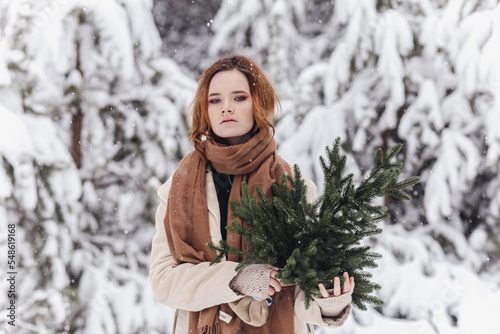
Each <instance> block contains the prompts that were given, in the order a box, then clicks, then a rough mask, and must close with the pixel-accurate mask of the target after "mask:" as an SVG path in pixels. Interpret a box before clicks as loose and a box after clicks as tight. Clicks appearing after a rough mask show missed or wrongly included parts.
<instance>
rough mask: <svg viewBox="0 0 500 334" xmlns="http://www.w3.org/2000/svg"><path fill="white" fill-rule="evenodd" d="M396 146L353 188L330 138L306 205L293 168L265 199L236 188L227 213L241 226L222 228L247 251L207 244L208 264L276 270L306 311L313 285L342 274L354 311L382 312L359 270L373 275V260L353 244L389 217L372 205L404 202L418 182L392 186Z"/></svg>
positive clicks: (398, 168)
mask: <svg viewBox="0 0 500 334" xmlns="http://www.w3.org/2000/svg"><path fill="white" fill-rule="evenodd" d="M401 147H402V145H401V144H397V145H395V146H394V147H392V148H391V149H390V150H389V152H388V153H387V155H386V156H384V155H383V153H382V150H381V149H378V150H377V151H376V153H375V158H374V167H373V169H372V170H371V171H370V173H369V174H368V176H367V177H366V178H364V179H363V180H362V181H361V182H360V184H359V186H356V185H355V184H354V182H353V175H352V174H348V175H345V167H346V160H347V158H346V156H345V155H342V154H341V153H340V138H337V139H336V140H335V142H334V144H333V146H332V148H329V147H327V148H326V152H327V156H326V159H325V158H323V157H320V164H321V167H322V169H323V172H324V177H325V185H324V191H323V194H322V195H321V196H320V197H319V198H318V200H317V201H316V202H314V203H309V202H308V201H307V186H306V184H305V182H304V180H303V179H302V175H301V172H300V170H299V168H298V166H297V165H295V166H294V168H293V176H290V175H283V176H282V178H281V182H280V183H279V184H274V185H273V186H272V199H269V198H268V197H266V196H265V195H264V193H263V191H262V190H261V189H260V188H257V189H256V191H257V196H256V197H253V196H252V194H251V192H250V189H249V187H248V185H247V184H246V183H242V192H243V196H242V197H241V198H240V199H239V202H238V203H235V202H231V207H232V210H233V211H232V214H233V216H234V217H236V218H239V219H241V221H243V222H245V224H246V226H244V225H243V224H242V223H240V222H238V221H236V220H233V221H232V222H231V224H230V225H229V226H227V229H228V230H229V231H231V232H234V233H237V234H239V235H242V236H243V237H244V238H245V239H246V242H247V245H248V250H247V251H242V250H239V249H236V248H233V247H231V246H229V245H228V244H227V242H226V241H224V240H223V241H221V242H220V244H219V245H218V246H216V245H214V244H213V243H209V247H210V248H211V249H212V250H214V251H215V252H217V257H216V258H215V259H214V260H213V261H212V264H213V263H216V262H219V261H220V260H221V259H222V258H224V257H225V256H227V255H228V254H237V255H240V256H242V257H243V258H244V260H243V261H242V262H241V263H240V264H239V265H238V266H237V267H236V270H240V269H241V268H243V267H245V266H247V265H249V264H253V263H267V264H269V265H271V266H273V267H276V268H280V270H279V273H278V274H277V276H276V277H277V278H278V279H279V280H280V281H281V282H282V283H283V284H297V285H298V286H299V287H300V288H301V289H302V291H304V294H305V303H306V308H308V307H309V305H310V302H311V301H312V300H313V297H321V294H320V292H319V289H318V284H319V283H323V284H324V285H325V287H326V288H327V289H328V288H333V279H334V278H335V277H336V276H340V277H341V280H342V282H343V277H342V274H343V273H344V272H348V273H349V275H350V276H353V277H354V280H355V282H356V287H355V289H354V292H353V295H352V297H353V304H354V305H355V306H356V307H358V308H359V309H361V310H366V304H372V305H376V306H379V305H382V304H383V301H382V300H381V299H379V298H378V297H376V296H374V295H373V294H372V293H373V291H375V290H379V289H380V285H379V284H377V283H375V282H372V281H371V278H372V275H371V274H370V273H369V272H366V271H365V269H367V268H376V267H377V263H376V261H377V260H378V259H379V258H380V257H381V255H380V254H378V253H376V252H373V251H371V250H370V247H369V246H362V245H361V240H363V239H365V238H367V237H373V236H376V235H378V234H380V233H381V232H382V230H381V229H380V228H379V227H378V226H377V225H378V223H380V222H382V221H384V220H386V219H387V218H388V217H389V214H388V213H387V207H385V206H382V205H373V204H372V202H373V200H374V199H375V198H377V197H384V196H391V197H393V198H395V199H398V200H406V201H407V200H410V196H408V194H406V193H405V192H404V191H403V189H406V188H408V187H411V186H413V185H415V184H417V183H418V182H419V181H420V179H419V178H418V177H410V178H408V179H405V180H403V181H399V182H398V178H399V176H400V174H401V173H402V172H403V164H402V163H401V162H398V161H393V159H394V158H395V157H396V155H397V153H398V152H399V151H400V149H401Z"/></svg>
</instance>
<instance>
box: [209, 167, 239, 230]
mask: <svg viewBox="0 0 500 334" xmlns="http://www.w3.org/2000/svg"><path fill="white" fill-rule="evenodd" d="M210 167H211V169H212V174H213V178H214V184H215V190H216V191H217V199H218V200H219V210H220V230H221V233H222V239H223V240H225V239H226V225H227V213H228V205H229V193H231V187H232V185H233V179H234V175H229V174H224V173H219V172H217V171H216V170H215V168H213V167H212V166H210Z"/></svg>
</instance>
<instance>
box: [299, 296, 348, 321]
mask: <svg viewBox="0 0 500 334" xmlns="http://www.w3.org/2000/svg"><path fill="white" fill-rule="evenodd" d="M332 298H335V297H332ZM327 300H328V298H327ZM351 309H352V305H351V304H349V305H347V306H346V307H345V308H344V309H343V310H342V311H341V312H340V314H339V315H337V316H335V317H326V316H324V315H323V314H321V308H320V306H319V304H318V302H317V301H311V303H310V304H309V308H308V309H307V310H306V307H305V294H304V292H303V291H302V290H301V289H300V288H299V287H298V286H297V287H296V288H295V304H294V313H295V316H296V317H297V318H299V319H300V320H301V321H303V322H305V323H308V324H313V325H320V326H324V327H329V328H335V327H339V326H342V325H343V324H344V322H345V321H346V320H347V318H348V317H349V314H351Z"/></svg>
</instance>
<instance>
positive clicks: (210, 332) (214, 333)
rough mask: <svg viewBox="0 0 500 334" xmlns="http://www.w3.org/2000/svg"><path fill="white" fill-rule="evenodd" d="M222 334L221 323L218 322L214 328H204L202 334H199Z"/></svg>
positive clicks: (201, 330) (201, 329)
mask: <svg viewBox="0 0 500 334" xmlns="http://www.w3.org/2000/svg"><path fill="white" fill-rule="evenodd" d="M219 333H220V328H219V322H218V321H217V322H216V323H215V324H214V326H203V327H202V328H200V333H199V334H219Z"/></svg>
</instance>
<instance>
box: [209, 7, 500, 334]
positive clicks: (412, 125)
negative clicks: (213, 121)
mask: <svg viewBox="0 0 500 334" xmlns="http://www.w3.org/2000/svg"><path fill="white" fill-rule="evenodd" d="M263 3H265V4H266V7H265V8H266V9H267V10H264V11H263V16H262V17H265V18H266V19H267V18H268V17H269V15H270V13H271V12H272V11H271V10H270V9H271V8H273V6H278V5H279V3H280V1H278V0H277V1H268V2H264V1H249V4H247V5H246V6H250V4H253V5H254V7H252V8H257V7H259V6H262V4H263ZM298 3H300V5H298ZM257 4H259V5H257ZM231 5H232V6H233V7H231ZM224 6H226V12H225V14H224V17H226V18H228V19H232V18H234V20H235V22H239V24H240V27H238V28H230V27H231V26H232V25H231V24H224V22H223V20H221V21H220V29H219V30H217V29H215V37H214V40H213V44H212V47H213V48H214V49H215V50H222V49H221V48H220V47H219V46H220V45H224V44H223V41H229V43H228V44H225V45H226V47H227V48H232V49H235V50H238V49H240V48H243V49H244V48H250V50H251V51H252V50H253V51H254V52H255V48H254V49H252V46H251V45H250V44H249V43H248V42H247V41H246V40H245V39H243V37H238V36H252V35H249V34H247V35H245V34H244V31H250V32H252V31H258V30H257V27H260V25H259V24H258V20H259V19H258V18H256V19H252V20H250V19H245V20H242V19H241V18H242V17H243V15H246V14H247V15H248V13H249V12H250V11H249V10H246V11H245V10H243V9H242V8H239V7H237V6H236V5H234V2H231V1H229V0H228V1H225V2H223V4H222V8H221V12H220V13H222V9H224V8H225V7H224ZM314 6H323V8H326V9H329V7H328V6H332V7H333V10H331V11H327V12H328V13H330V16H327V17H324V16H323V17H321V19H320V20H321V22H322V23H321V24H318V22H319V21H320V20H318V21H316V20H314V19H313V20H311V18H315V16H314V15H310V13H311V12H310V8H312V7H314ZM240 7H241V5H240ZM285 7H286V8H287V10H288V11H291V12H297V10H296V9H297V8H305V10H304V11H303V13H306V16H305V17H304V16H302V17H301V18H300V19H297V20H293V21H292V23H293V26H289V27H288V28H287V29H289V30H288V32H285V33H283V35H282V38H287V37H291V38H293V39H294V40H295V41H300V43H301V50H307V52H306V53H305V54H304V53H301V52H300V51H297V52H295V53H294V55H297V54H301V55H303V57H302V59H301V61H294V60H293V55H290V53H293V51H292V50H289V51H288V53H287V59H284V58H281V63H283V64H286V66H287V67H288V72H287V73H289V74H290V77H289V78H288V82H287V83H285V85H287V84H289V83H291V84H292V86H293V89H292V91H293V92H294V94H293V95H292V96H289V95H285V96H284V98H285V101H286V103H285V105H284V111H285V113H284V115H283V117H282V118H281V119H280V121H279V123H278V127H277V138H278V143H279V145H280V146H279V152H280V153H281V154H282V155H283V156H284V157H285V159H287V160H288V161H290V162H292V163H298V164H299V165H300V167H301V170H302V171H303V173H304V174H306V175H308V176H310V177H312V178H313V179H315V181H316V182H317V183H318V185H319V186H320V187H321V184H322V182H323V180H322V179H321V175H322V173H321V170H320V165H319V163H318V157H319V156H320V155H321V154H322V153H323V151H324V148H325V147H326V146H328V145H331V143H332V142H333V140H334V138H335V137H337V136H340V137H341V138H343V148H344V149H345V150H346V152H347V153H348V157H349V158H350V159H349V161H348V165H349V166H348V168H349V169H350V170H349V171H350V172H353V173H354V174H355V175H357V176H358V177H361V176H362V175H363V174H364V173H365V172H366V170H367V168H368V166H369V165H370V163H371V161H370V154H369V152H372V151H373V150H374V149H375V148H377V147H382V148H383V149H384V150H385V149H386V148H387V147H389V146H392V145H393V144H394V143H396V142H402V143H403V144H404V148H403V151H402V153H401V154H400V155H401V157H400V158H401V159H402V160H404V161H405V170H406V171H407V173H408V175H419V176H421V177H422V184H421V185H419V186H417V187H416V189H415V192H414V193H413V194H412V195H413V198H414V199H413V200H412V201H411V202H410V203H409V204H401V203H393V202H390V201H389V200H388V199H386V203H384V204H386V205H389V207H390V212H391V214H392V219H391V221H390V222H389V223H388V224H387V225H386V226H385V232H384V233H383V234H382V235H381V236H380V238H378V239H379V241H378V242H377V243H375V244H374V247H375V249H376V250H377V251H378V252H380V253H382V254H383V255H384V258H383V259H382V263H384V264H383V265H382V266H381V267H380V268H379V269H378V270H376V271H375V272H374V274H375V275H376V276H375V279H376V280H377V281H379V282H382V290H381V291H380V297H381V298H382V299H384V300H385V301H386V306H385V307H383V308H380V309H377V311H376V312H372V313H370V312H368V313H366V314H364V315H358V314H356V315H357V316H358V317H357V318H356V320H355V321H354V322H349V323H348V324H347V326H346V327H344V328H343V329H340V330H337V331H338V332H343V331H345V333H350V332H352V331H353V330H354V328H356V333H358V332H360V333H361V332H362V331H363V330H367V331H368V332H370V329H369V328H372V329H373V328H374V327H376V326H384V328H385V329H387V330H386V331H387V332H388V333H396V332H401V331H407V332H416V331H420V332H422V333H424V332H425V333H435V332H438V333H449V332H452V331H453V330H462V331H467V330H470V329H469V328H470V327H469V326H471V325H472V324H473V323H477V322H478V321H480V320H479V319H481V317H480V316H479V315H478V314H477V313H475V314H473V315H472V314H470V312H471V310H470V308H469V307H468V305H467V303H469V302H471V301H472V300H474V299H475V298H476V297H477V296H474V293H479V292H478V290H479V288H477V289H476V287H475V286H474V284H476V283H477V282H479V281H480V277H481V278H482V279H487V280H488V282H490V283H488V284H483V285H481V289H484V291H490V293H491V292H494V291H495V290H498V284H500V275H499V274H498V268H499V257H498V241H497V237H496V235H497V234H498V231H499V214H498V213H499V209H498V203H499V199H498V196H499V195H498V194H499V193H500V191H499V189H500V188H499V186H500V181H499V173H498V168H499V166H500V162H499V160H498V159H499V156H500V154H499V153H500V152H498V147H499V146H498V142H499V140H498V136H499V135H498V131H495V129H497V128H498V122H499V120H500V111H499V110H500V105H499V102H498V101H500V85H499V84H498V83H499V82H500V71H499V65H498V64H497V61H496V60H495V59H498V58H499V57H500V47H499V45H500V43H499V39H498V36H499V33H498V31H499V28H498V26H499V22H500V19H499V18H500V6H499V5H498V2H497V1H469V2H466V1H461V0H449V1H419V2H417V1H410V2H392V1H373V0H364V1H348V0H344V1H335V2H334V3H333V2H332V3H330V2H328V1H326V2H324V1H321V2H308V1H302V2H300V1H294V2H293V4H291V3H290V4H287V5H286V6H285ZM228 8H229V9H228ZM259 8H260V7H259ZM283 12H285V11H284V10H283ZM217 17H218V16H216V19H217ZM237 17H238V18H240V19H239V20H238V21H236V18H237ZM266 22H268V24H270V25H272V24H276V23H277V21H276V20H274V21H273V20H268V21H266ZM215 23H217V22H215ZM241 25H245V27H244V29H242V28H241ZM261 36H263V35H261ZM261 40H264V41H266V44H263V46H261V47H260V48H258V50H259V53H258V54H257V53H256V54H257V55H261V54H264V55H266V57H260V58H258V59H259V61H261V62H262V64H263V65H264V67H265V68H266V70H267V71H268V72H269V73H273V71H276V70H277V69H276V68H275V67H274V65H273V64H271V61H270V59H273V57H280V56H279V55H280V54H281V53H280V52H282V50H281V49H280V50H279V51H277V50H275V47H276V45H278V44H279V45H291V44H292V43H293V42H288V41H280V43H278V44H272V43H271V42H270V39H269V38H267V39H264V38H262V37H261ZM287 43H290V44H287ZM249 53H250V54H251V52H249ZM295 73H296V74H295ZM277 84H278V85H279V88H281V86H280V85H282V83H281V82H279V81H278V82H277ZM287 89H288V88H287ZM409 240H410V241H409ZM384 282H385V283H384ZM414 286H418V287H419V288H418V289H415V288H414ZM495 287H496V288H495ZM469 289H471V290H472V291H474V293H472V292H470V290H469ZM412 291H415V292H412ZM422 291H424V292H422ZM425 292H427V293H425ZM443 294H447V296H446V297H445V298H444V299H443V298H442V295H443ZM497 296H498V293H497ZM448 297H449V298H448ZM477 298H479V297H477ZM475 300H476V302H477V301H478V300H479V299H475ZM486 303H487V304H488V305H491V307H493V308H498V302H493V300H492V299H488V301H487V302H486ZM436 305H437V306H436ZM488 315H490V316H491V315H492V313H491V312H489V313H488ZM392 318H396V319H406V320H407V321H406V322H405V324H406V325H403V324H400V323H399V322H397V321H393V320H391V319H392ZM482 319H485V318H482ZM491 321H493V320H492V319H490V323H491ZM486 323H487V322H486ZM381 324H384V325H381ZM471 331H472V330H471ZM325 332H326V331H325Z"/></svg>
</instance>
